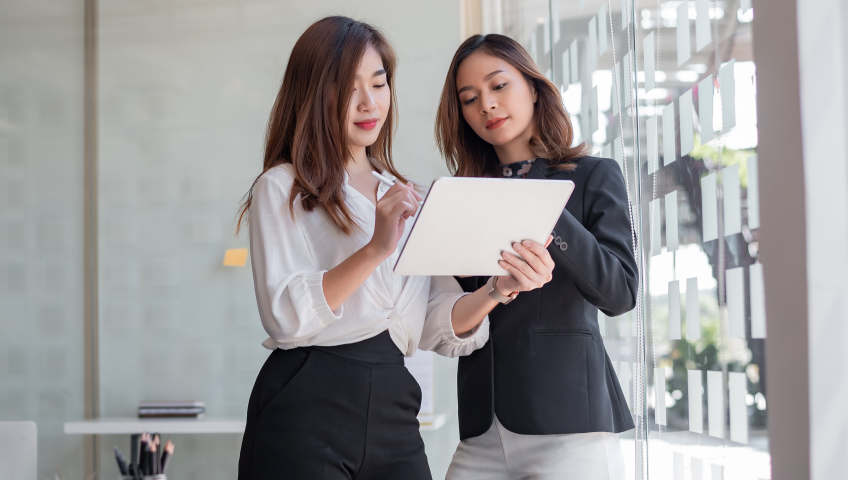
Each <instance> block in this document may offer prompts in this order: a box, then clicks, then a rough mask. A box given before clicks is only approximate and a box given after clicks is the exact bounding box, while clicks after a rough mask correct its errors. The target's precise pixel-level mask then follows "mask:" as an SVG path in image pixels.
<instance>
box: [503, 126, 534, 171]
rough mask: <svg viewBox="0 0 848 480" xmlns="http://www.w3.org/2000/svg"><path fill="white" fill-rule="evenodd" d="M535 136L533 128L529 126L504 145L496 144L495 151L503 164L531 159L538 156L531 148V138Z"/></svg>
mask: <svg viewBox="0 0 848 480" xmlns="http://www.w3.org/2000/svg"><path fill="white" fill-rule="evenodd" d="M532 136H533V128H528V129H527V130H526V131H525V132H524V133H522V134H521V135H519V136H517V137H516V138H514V139H513V140H512V141H510V142H507V143H505V144H503V145H494V147H495V153H496V154H497V155H498V161H499V162H500V163H501V165H509V164H510V163H515V162H520V161H522V160H530V159H531V158H536V154H534V153H533V150H532V149H531V148H530V138H531V137H532Z"/></svg>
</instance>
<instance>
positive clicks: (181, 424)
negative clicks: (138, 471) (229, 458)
mask: <svg viewBox="0 0 848 480" xmlns="http://www.w3.org/2000/svg"><path fill="white" fill-rule="evenodd" d="M418 420H419V422H421V430H438V429H439V428H441V427H442V426H443V425H444V424H445V422H446V421H447V417H446V416H445V414H439V415H422V416H421V417H419V418H418ZM244 424H245V421H244V420H239V419H234V418H215V417H209V418H206V417H204V418H132V417H128V418H98V419H95V420H82V421H79V422H65V433H66V434H68V435H127V434H130V435H132V434H139V433H143V432H156V433H167V434H179V433H244Z"/></svg>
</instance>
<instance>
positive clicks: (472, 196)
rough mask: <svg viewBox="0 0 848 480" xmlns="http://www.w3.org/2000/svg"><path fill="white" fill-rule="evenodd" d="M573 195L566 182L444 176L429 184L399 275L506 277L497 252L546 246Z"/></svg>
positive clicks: (403, 252)
mask: <svg viewBox="0 0 848 480" xmlns="http://www.w3.org/2000/svg"><path fill="white" fill-rule="evenodd" d="M573 191H574V182H572V181H570V180H535V179H511V178H510V179H503V178H468V177H452V178H451V177H445V178H439V179H437V180H436V181H434V182H433V185H432V186H431V187H430V191H429V192H428V193H427V197H426V198H425V199H424V204H423V205H422V207H421V209H420V210H419V212H418V215H417V218H416V219H415V223H414V224H413V226H412V230H411V231H410V233H409V237H408V238H407V240H406V243H405V244H404V246H403V248H402V250H401V253H400V257H399V258H398V261H397V263H396V264H395V268H394V272H395V273H396V274H398V275H457V276H460V275H506V274H507V272H506V270H504V269H502V268H501V267H500V266H499V265H498V260H500V259H501V253H502V252H503V251H508V252H510V253H515V252H514V251H513V249H512V244H513V243H515V242H519V241H523V240H533V241H536V242H539V243H544V242H545V241H547V239H548V235H550V234H551V231H552V230H553V228H554V225H556V222H557V220H558V219H559V217H560V215H561V214H562V211H563V209H564V208H565V202H567V201H568V197H570V196H571V192H573Z"/></svg>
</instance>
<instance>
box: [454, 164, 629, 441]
mask: <svg viewBox="0 0 848 480" xmlns="http://www.w3.org/2000/svg"><path fill="white" fill-rule="evenodd" d="M575 163H576V164H577V168H576V169H575V170H574V171H571V172H563V171H561V170H554V169H551V168H549V166H548V162H547V161H546V160H544V159H537V160H536V161H535V162H534V163H533V166H532V168H531V170H530V172H529V173H528V174H527V178H538V179H543V178H548V179H557V180H560V179H561V180H572V181H573V182H574V184H575V187H576V188H575V190H574V193H573V194H572V195H571V198H570V199H569V201H568V203H567V204H566V207H565V210H564V211H563V212H562V215H561V216H560V219H559V221H557V224H556V227H555V228H554V232H555V234H554V236H555V237H556V238H555V241H554V242H552V243H551V245H550V246H549V247H548V250H549V251H550V253H551V257H552V258H553V260H554V262H555V263H556V266H555V268H554V270H553V279H552V280H551V281H550V282H549V283H547V284H546V285H545V286H543V287H542V288H540V289H537V290H533V291H530V292H522V293H521V294H519V295H518V298H516V299H515V300H514V301H513V302H511V303H510V304H509V305H498V306H497V307H495V309H494V310H492V312H491V313H490V314H489V320H490V333H489V335H490V336H489V341H488V342H486V344H485V345H484V346H483V348H481V349H479V350H477V351H475V352H473V353H472V354H470V355H468V356H466V357H460V359H459V371H458V377H457V382H458V387H459V388H458V394H459V435H460V438H461V439H463V440H464V439H466V438H470V437H476V436H479V435H482V434H483V433H485V432H486V431H487V430H488V429H489V427H490V426H491V425H492V421H493V415H494V414H495V413H497V415H498V420H500V422H501V423H502V424H503V426H504V427H506V428H507V429H508V430H509V431H511V432H514V433H519V434H525V435H549V434H563V433H586V432H614V433H618V432H623V431H626V430H630V429H631V428H634V425H633V418H632V416H631V415H630V411H629V410H628V408H627V404H626V403H625V399H624V395H623V394H622V392H621V388H620V386H619V383H618V379H617V378H616V375H615V372H614V371H613V368H612V364H611V363H610V360H609V357H608V356H607V353H606V350H605V349H604V343H603V341H602V339H601V334H600V329H599V327H598V309H600V310H601V311H602V312H604V313H605V314H606V315H608V316H617V315H621V314H622V313H625V312H627V311H629V310H632V309H633V307H634V306H635V305H636V290H637V285H638V282H639V278H638V270H637V268H636V260H635V259H634V257H633V244H632V236H631V232H630V219H629V217H628V210H627V193H626V191H625V187H624V177H623V176H622V174H621V169H620V168H619V166H618V164H617V163H616V162H615V161H614V160H610V159H606V158H594V157H582V158H579V159H577V160H576V161H575ZM515 181H517V182H520V181H521V180H520V179H516V180H515ZM457 280H459V282H460V285H462V287H463V289H464V290H465V291H474V290H476V289H477V288H479V287H481V286H483V285H484V284H485V283H486V281H487V280H488V277H470V278H464V279H457Z"/></svg>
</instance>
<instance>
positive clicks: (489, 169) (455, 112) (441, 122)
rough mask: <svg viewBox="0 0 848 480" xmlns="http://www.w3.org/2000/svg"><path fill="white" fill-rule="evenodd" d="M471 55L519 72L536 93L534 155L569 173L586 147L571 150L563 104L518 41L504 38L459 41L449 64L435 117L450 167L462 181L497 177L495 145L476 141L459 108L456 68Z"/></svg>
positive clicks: (571, 136) (571, 135)
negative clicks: (491, 59)
mask: <svg viewBox="0 0 848 480" xmlns="http://www.w3.org/2000/svg"><path fill="white" fill-rule="evenodd" d="M475 52H480V53H485V54H486V55H491V56H493V57H497V58H500V59H502V60H505V61H506V62H508V63H509V64H510V65H512V66H513V67H515V68H516V69H518V71H519V72H521V74H522V75H523V76H524V78H525V79H526V80H527V82H529V83H530V85H531V86H532V87H533V88H534V89H535V90H536V93H537V101H536V106H535V108H534V111H533V121H534V122H536V134H535V135H534V136H533V137H532V138H531V139H530V148H531V149H532V150H533V153H534V154H535V155H536V156H537V157H542V158H546V159H548V160H549V161H550V165H551V166H552V167H554V168H557V169H560V170H572V169H574V168H576V167H575V165H574V163H573V162H572V160H574V159H576V158H579V157H582V156H584V155H586V154H587V153H588V148H587V147H586V144H585V143H581V144H580V145H577V146H576V147H572V146H571V143H572V141H573V140H574V130H573V129H572V128H571V121H570V120H569V118H568V114H567V113H566V112H565V109H564V108H563V106H562V98H561V97H560V94H559V89H557V88H556V87H555V86H554V84H553V83H551V81H550V80H548V79H547V78H545V76H544V75H542V74H541V73H539V69H538V68H537V67H536V63H535V62H534V61H533V59H532V58H530V55H529V54H528V53H527V51H526V50H524V47H522V46H521V45H520V44H519V43H518V42H516V41H515V40H513V39H511V38H509V37H505V36H503V35H496V34H490V35H485V36H484V35H473V36H471V37H469V38H468V40H466V41H464V42H462V45H460V46H459V49H457V51H456V54H454V56H453V60H452V61H451V65H450V69H449V70H448V74H447V78H445V86H444V88H442V98H441V101H440V102H439V111H438V113H437V114H436V143H437V144H438V146H439V150H440V151H441V152H442V155H444V156H445V161H446V162H447V164H448V169H449V170H450V171H451V172H452V173H453V174H455V175H458V176H461V177H482V176H495V175H496V174H497V166H498V156H497V155H496V154H495V149H494V147H493V146H492V145H491V144H489V143H488V142H486V141H485V140H483V139H482V138H480V137H479V136H478V135H477V134H476V133H474V130H473V129H472V128H471V127H470V126H469V125H468V122H466V121H465V118H463V116H462V111H461V106H460V104H459V93H458V92H457V88H456V74H457V72H458V71H459V65H460V64H461V63H462V61H463V60H465V59H466V58H468V56H469V55H471V54H472V53H475Z"/></svg>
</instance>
